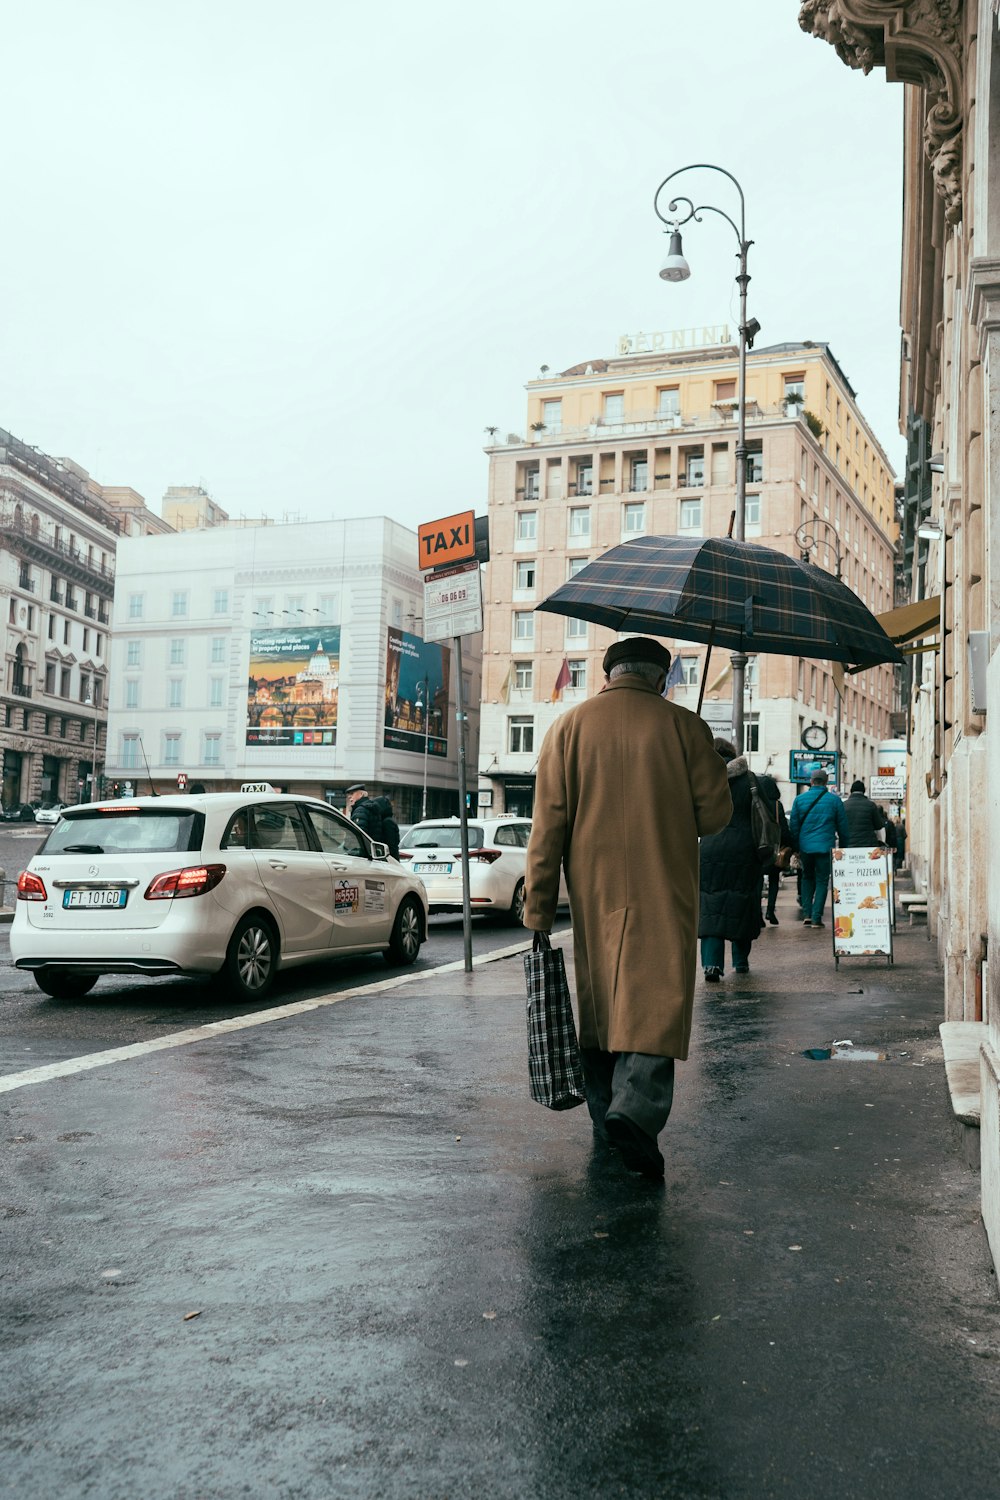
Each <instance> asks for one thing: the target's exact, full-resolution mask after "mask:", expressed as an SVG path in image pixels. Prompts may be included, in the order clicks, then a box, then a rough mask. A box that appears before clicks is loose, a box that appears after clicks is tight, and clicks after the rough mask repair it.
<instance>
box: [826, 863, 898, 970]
mask: <svg viewBox="0 0 1000 1500" xmlns="http://www.w3.org/2000/svg"><path fill="white" fill-rule="evenodd" d="M891 857H892V856H891V853H890V851H889V850H887V849H886V847H885V845H884V844H875V845H873V846H872V848H870V849H866V848H860V849H834V851H833V861H832V872H831V873H832V879H831V882H830V885H831V892H830V900H831V902H832V906H833V957H834V961H835V964H836V967H837V968H838V969H839V968H840V960H841V959H842V958H871V957H874V956H884V957H885V958H887V959H888V961H889V963H890V964H891V963H892V898H893V891H892V877H891V875H890V872H889V861H890V859H891Z"/></svg>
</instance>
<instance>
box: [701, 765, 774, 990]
mask: <svg viewBox="0 0 1000 1500" xmlns="http://www.w3.org/2000/svg"><path fill="white" fill-rule="evenodd" d="M715 750H716V754H717V755H719V756H721V757H722V759H723V760H724V761H725V762H726V776H727V778H728V780H729V791H730V795H731V796H732V799H733V815H732V817H731V818H730V820H729V822H728V824H727V826H726V827H725V828H723V830H722V832H721V833H716V834H710V835H709V836H708V837H707V838H703V839H702V841H701V871H700V885H701V893H700V913H699V919H698V936H699V937H700V938H701V963H702V967H703V969H704V970H705V978H706V980H707V981H708V983H709V984H718V982H719V980H720V979H721V978H722V976H723V974H724V973H725V969H726V940H727V939H728V940H729V942H730V944H731V946H732V951H733V969H734V970H735V972H736V973H737V974H749V972H750V946H751V944H752V943H753V940H754V938H755V937H756V936H757V934H758V933H759V932H760V930H761V928H762V926H763V923H762V921H761V917H760V897H761V886H762V883H763V872H762V870H761V866H760V860H759V859H758V858H757V840H756V839H755V837H754V831H753V826H752V824H751V821H750V809H751V807H752V805H753V799H752V796H751V791H750V768H749V766H748V764H747V760H746V756H743V755H739V756H738V755H737V754H736V747H735V746H734V745H731V744H730V743H729V741H728V740H722V739H717V740H716V741H715ZM757 779H758V789H759V791H760V794H761V796H766V797H767V800H768V801H769V802H771V803H772V804H773V803H775V802H777V800H778V788H777V786H776V785H775V783H774V782H773V781H771V778H770V777H769V776H768V777H758V778H757ZM765 782H769V783H770V787H765V785H764V783H765ZM769 793H772V794H773V795H769Z"/></svg>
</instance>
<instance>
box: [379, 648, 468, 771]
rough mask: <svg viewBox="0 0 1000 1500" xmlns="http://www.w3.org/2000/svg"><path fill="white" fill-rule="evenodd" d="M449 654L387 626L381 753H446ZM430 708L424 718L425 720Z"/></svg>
mask: <svg viewBox="0 0 1000 1500" xmlns="http://www.w3.org/2000/svg"><path fill="white" fill-rule="evenodd" d="M450 661H451V653H450V652H449V650H448V647H447V646H440V645H438V643H437V642H436V641H422V640H421V639H420V637H419V636H418V635H411V634H410V633H409V631H406V630H395V629H393V628H391V627H390V629H389V632H388V641H387V644H386V653H385V736H384V738H383V741H382V743H383V745H384V746H385V748H386V749H387V750H419V752H420V754H421V755H422V754H423V753H424V747H425V745H426V749H427V754H428V755H447V754H448V672H449V666H450ZM428 704H429V705H430V719H429V722H428V719H427V718H426V717H425V715H427V713H428Z"/></svg>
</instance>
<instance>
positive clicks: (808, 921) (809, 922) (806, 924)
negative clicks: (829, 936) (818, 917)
mask: <svg viewBox="0 0 1000 1500" xmlns="http://www.w3.org/2000/svg"><path fill="white" fill-rule="evenodd" d="M802 925H803V927H811V926H812V917H806V919H805V921H804V922H803V923H802Z"/></svg>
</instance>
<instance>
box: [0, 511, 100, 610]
mask: <svg viewBox="0 0 1000 1500" xmlns="http://www.w3.org/2000/svg"><path fill="white" fill-rule="evenodd" d="M110 524H111V525H114V522H113V521H112V522H111V523H110ZM0 532H2V533H3V534H5V535H6V536H8V537H11V538H13V539H14V540H15V542H17V543H19V544H20V545H19V549H18V550H20V551H23V552H25V553H27V554H28V555H29V556H31V557H33V558H34V559H35V560H37V561H39V562H42V563H44V564H47V565H49V566H51V565H52V562H53V559H55V560H56V561H57V563H58V564H59V568H60V571H61V572H68V573H70V574H77V575H78V576H77V579H76V581H77V582H78V583H80V584H82V585H83V586H84V587H86V588H93V587H94V583H95V582H96V583H97V587H98V588H100V586H101V584H103V585H104V587H105V588H106V589H107V590H108V591H109V593H110V591H111V590H112V589H113V587H114V579H115V570H114V568H113V567H111V566H109V565H107V564H105V563H101V562H100V561H98V560H96V559H92V558H88V557H86V556H85V555H84V554H83V553H82V552H81V551H80V549H79V547H71V546H70V544H69V542H67V541H64V540H63V538H62V537H54V536H49V535H47V534H46V533H45V532H43V531H41V530H40V529H39V530H33V529H32V527H31V526H29V525H27V524H26V523H25V521H24V519H23V517H21V516H17V515H15V514H14V511H13V510H11V509H9V508H7V507H4V508H2V509H0ZM109 540H110V539H109ZM91 580H94V582H91Z"/></svg>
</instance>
